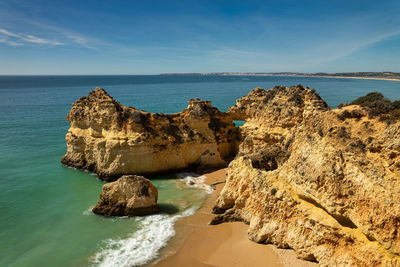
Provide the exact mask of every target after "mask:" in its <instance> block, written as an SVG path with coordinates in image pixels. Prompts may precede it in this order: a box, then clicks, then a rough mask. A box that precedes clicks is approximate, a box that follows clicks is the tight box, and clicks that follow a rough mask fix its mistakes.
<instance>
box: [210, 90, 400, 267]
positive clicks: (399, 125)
mask: <svg viewBox="0 0 400 267" xmlns="http://www.w3.org/2000/svg"><path fill="white" fill-rule="evenodd" d="M292 98H294V99H295V100H294V101H289V99H292ZM231 112H233V113H234V114H236V116H237V117H240V118H242V119H245V120H246V124H245V125H244V126H243V127H242V129H241V134H242V135H243V138H244V142H243V144H242V145H241V146H240V152H239V154H238V156H237V157H236V158H235V159H234V160H233V161H232V162H231V163H230V165H229V167H228V174H227V175H228V177H227V183H226V185H225V187H224V189H223V190H222V191H221V194H220V196H219V198H218V200H217V203H216V205H215V207H214V212H215V213H219V214H220V215H217V217H216V218H215V219H214V220H213V221H212V222H211V223H213V224H215V223H220V222H224V221H232V220H238V221H243V222H245V223H248V224H249V232H248V234H249V238H250V239H251V240H254V241H256V242H259V243H273V244H275V245H276V246H278V247H280V248H293V249H294V250H295V252H296V253H297V255H298V257H299V258H302V259H306V260H314V261H318V262H319V263H320V265H321V266H400V256H399V255H400V233H399V231H400V183H399V177H400V176H399V175H400V122H399V121H397V122H395V123H390V124H389V123H387V122H384V121H382V120H379V118H377V117H376V118H371V117H368V112H367V111H366V110H365V109H364V108H362V107H360V106H347V107H345V108H342V109H335V110H329V109H328V108H327V106H326V104H325V103H324V102H323V101H322V100H321V99H320V98H319V96H318V95H316V94H315V93H314V92H313V91H311V90H309V89H307V88H302V87H299V86H298V87H292V88H278V87H276V88H274V89H271V90H268V91H264V90H262V89H255V90H253V91H252V92H251V93H250V94H249V95H248V96H246V97H243V98H241V99H239V100H238V101H237V104H236V106H234V107H233V108H232V109H231ZM285 116H287V117H285ZM246 140H249V141H248V142H246Z"/></svg>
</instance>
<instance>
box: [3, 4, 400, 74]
mask: <svg viewBox="0 0 400 267" xmlns="http://www.w3.org/2000/svg"><path fill="white" fill-rule="evenodd" d="M399 14H400V1H399V0H394V1H392V0H381V1H369V0H347V1H342V0H319V1H306V0H297V1H294V0H293V1H286V0H275V1H218V0H210V1H200V0H198V1H191V0H180V1H167V0H164V1H151V0H142V1H135V0H131V1H128V0H126V1H119V0H114V1H101V0H97V1H92V0H85V1H74V0H69V1H47V0H35V1H32V0H7V1H6V0H0V74H156V73H170V72H225V71H232V72H281V71H293V72H319V71H323V72H346V71H395V72H400V15H399Z"/></svg>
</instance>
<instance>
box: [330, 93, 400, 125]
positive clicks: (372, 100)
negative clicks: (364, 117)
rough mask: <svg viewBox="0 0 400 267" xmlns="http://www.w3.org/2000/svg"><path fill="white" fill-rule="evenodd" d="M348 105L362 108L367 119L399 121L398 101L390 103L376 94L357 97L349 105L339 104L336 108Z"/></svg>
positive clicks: (399, 108) (399, 104) (399, 107)
mask: <svg viewBox="0 0 400 267" xmlns="http://www.w3.org/2000/svg"><path fill="white" fill-rule="evenodd" d="M348 105H359V106H362V107H364V108H366V109H367V111H368V116H369V117H379V119H380V120H382V121H387V122H391V121H394V120H398V119H400V100H396V101H394V102H391V101H390V100H389V99H387V98H385V97H384V96H383V95H382V94H381V93H378V92H372V93H369V94H367V95H365V96H362V97H359V98H357V99H356V100H354V101H352V102H351V103H349V104H347V103H346V104H339V105H338V108H342V107H344V106H348Z"/></svg>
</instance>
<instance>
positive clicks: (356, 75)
mask: <svg viewBox="0 0 400 267" xmlns="http://www.w3.org/2000/svg"><path fill="white" fill-rule="evenodd" d="M160 75H166V76H168V75H169V76H175V75H198V76H283V77H318V78H346V79H369V80H387V81H400V73H396V72H342V73H324V72H319V73H300V72H208V73H162V74H160Z"/></svg>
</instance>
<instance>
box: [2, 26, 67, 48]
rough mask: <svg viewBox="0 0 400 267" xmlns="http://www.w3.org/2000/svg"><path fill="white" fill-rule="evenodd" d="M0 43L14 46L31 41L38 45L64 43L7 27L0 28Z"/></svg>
mask: <svg viewBox="0 0 400 267" xmlns="http://www.w3.org/2000/svg"><path fill="white" fill-rule="evenodd" d="M0 43H4V44H6V45H9V46H13V47H17V46H23V45H26V44H29V43H30V44H38V45H57V46H58V45H64V43H62V42H59V41H55V40H49V39H45V38H41V37H37V36H34V35H32V34H25V33H15V32H11V31H8V30H5V29H0Z"/></svg>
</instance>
